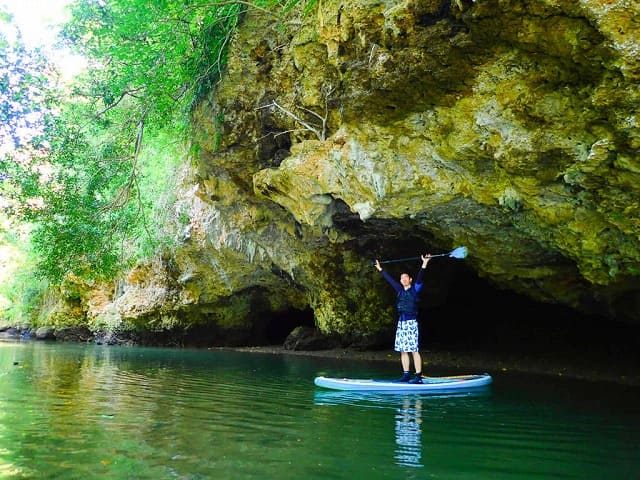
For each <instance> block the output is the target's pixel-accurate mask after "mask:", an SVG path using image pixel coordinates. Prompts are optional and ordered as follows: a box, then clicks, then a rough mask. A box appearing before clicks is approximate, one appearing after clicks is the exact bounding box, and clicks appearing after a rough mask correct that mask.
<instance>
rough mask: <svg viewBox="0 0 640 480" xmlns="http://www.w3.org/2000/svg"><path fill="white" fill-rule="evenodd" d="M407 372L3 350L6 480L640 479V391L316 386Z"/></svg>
mask: <svg viewBox="0 0 640 480" xmlns="http://www.w3.org/2000/svg"><path fill="white" fill-rule="evenodd" d="M396 367H397V366H396V365H393V364H387V363H386V362H364V361H358V362H347V361H345V360H340V361H338V360H332V359H323V358H315V357H299V356H287V355H274V354H264V353H244V352H236V351H227V350H179V349H161V348H140V347H114V346H98V345H77V344H56V343H44V342H35V341H25V342H7V341H5V342H0V478H3V479H4V478H11V479H14V478H15V479H27V478H28V479H32V478H33V479H93V478H96V479H155V480H157V479H260V480H272V479H278V480H282V479H301V480H302V479H312V480H313V479H318V480H320V479H322V480H331V479H336V480H337V479H345V480H346V479H350V480H351V479H366V480H375V479H446V480H466V479H469V480H485V479H486V480H536V479H566V480H569V479H576V480H589V479H593V480H617V479H620V480H627V479H630V480H631V479H638V478H640V408H639V405H640V403H639V400H640V391H639V390H638V388H633V387H624V386H621V385H613V384H595V383H589V382H578V381H572V380H569V379H563V378H547V377H535V376H529V377H521V376H518V375H515V374H505V373H500V372H489V373H491V374H492V375H494V383H493V385H492V386H491V388H490V389H488V390H485V391H482V392H479V393H476V394H463V395H456V396H427V395H406V394H404V395H380V394H378V395H371V394H368V395H367V394H347V393H341V392H330V391H324V390H321V389H318V388H317V387H315V386H314V384H313V378H314V377H315V376H317V375H328V376H349V377H365V378H371V377H382V378H387V377H388V378H394V377H395V376H397V368H396ZM429 373H430V374H437V372H429ZM448 373H452V372H448ZM458 373H482V372H463V371H461V372H458Z"/></svg>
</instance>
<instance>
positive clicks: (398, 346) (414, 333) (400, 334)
mask: <svg viewBox="0 0 640 480" xmlns="http://www.w3.org/2000/svg"><path fill="white" fill-rule="evenodd" d="M393 348H394V350H395V351H396V352H417V351H418V321H417V320H404V321H402V322H400V321H399V322H398V328H397V329H396V342H395V344H394V347H393Z"/></svg>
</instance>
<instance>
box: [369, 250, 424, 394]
mask: <svg viewBox="0 0 640 480" xmlns="http://www.w3.org/2000/svg"><path fill="white" fill-rule="evenodd" d="M420 258H421V259H422V267H421V268H420V271H419V272H418V276H417V277H416V283H415V284H414V283H413V279H412V278H411V277H410V276H409V274H408V273H403V274H402V275H400V283H398V282H397V281H396V280H395V279H394V278H393V277H392V276H391V275H389V274H388V273H387V272H385V271H384V270H383V269H382V267H381V266H380V261H379V260H376V261H375V263H374V266H375V267H376V269H378V271H379V272H380V273H382V276H383V277H384V278H385V280H387V282H389V284H391V286H392V287H393V288H394V289H395V291H396V292H398V304H397V306H398V315H399V316H398V326H397V327H396V339H395V343H394V349H395V351H396V352H400V362H401V363H402V372H403V373H402V378H400V381H401V382H409V383H422V357H421V356H420V351H419V346H418V334H419V331H418V300H419V299H418V293H420V290H422V274H423V273H424V271H425V269H426V268H427V264H428V263H429V260H431V255H429V254H427V255H421V256H420ZM410 353H411V355H412V357H413V365H414V367H415V370H416V374H415V377H413V378H411V374H410V372H411V358H410V357H409V354H410Z"/></svg>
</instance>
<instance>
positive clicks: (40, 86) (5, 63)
mask: <svg viewBox="0 0 640 480" xmlns="http://www.w3.org/2000/svg"><path fill="white" fill-rule="evenodd" d="M10 22H11V16H10V15H9V14H7V13H6V12H3V11H0V26H1V27H3V28H0V154H6V153H8V152H9V151H10V150H12V149H14V148H18V147H20V146H24V145H25V144H26V142H27V140H28V139H29V138H30V133H32V132H36V131H39V130H40V129H41V126H42V120H43V117H42V112H43V110H44V109H46V105H47V101H48V96H49V92H50V91H51V86H52V83H51V81H52V75H53V70H52V68H51V65H50V64H49V63H48V62H47V60H46V58H45V57H44V55H42V52H41V51H40V50H39V49H28V48H27V47H25V45H24V43H23V42H22V41H21V38H20V35H19V32H16V31H12V28H11V23H10ZM10 37H13V38H10ZM0 174H1V172H0Z"/></svg>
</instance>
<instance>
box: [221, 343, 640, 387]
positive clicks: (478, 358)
mask: <svg viewBox="0 0 640 480" xmlns="http://www.w3.org/2000/svg"><path fill="white" fill-rule="evenodd" d="M218 348H219V349H221V350H234V351H239V352H250V353H251V352H253V353H267V354H274V355H293V356H306V357H320V358H331V359H335V360H363V361H380V362H393V363H398V364H399V362H400V358H399V354H398V352H394V351H393V350H354V349H349V348H334V349H329V350H286V349H285V348H284V347H282V346H280V345H270V346H254V347H250V346H247V347H218ZM421 353H422V358H423V364H424V365H423V372H424V373H425V374H426V375H429V372H430V370H433V369H436V370H437V369H456V370H464V371H465V373H483V372H487V373H490V374H497V373H526V374H535V375H544V376H550V377H555V378H562V377H566V378H571V379H576V380H584V381H591V382H612V383H617V384H621V385H627V386H640V369H639V368H638V365H637V363H636V359H612V358H600V359H596V358H585V356H584V354H583V355H578V354H575V355H574V356H571V355H569V352H567V353H565V355H562V356H561V355H557V354H549V353H547V352H545V353H544V354H543V355H539V356H536V357H534V356H532V355H531V354H526V353H523V354H513V353H494V352H480V351H464V352H456V351H440V350H437V351H436V350H423V351H422V352H421Z"/></svg>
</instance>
